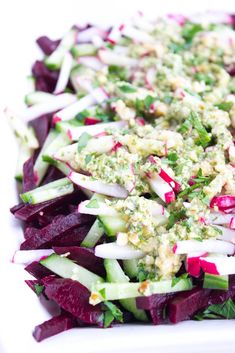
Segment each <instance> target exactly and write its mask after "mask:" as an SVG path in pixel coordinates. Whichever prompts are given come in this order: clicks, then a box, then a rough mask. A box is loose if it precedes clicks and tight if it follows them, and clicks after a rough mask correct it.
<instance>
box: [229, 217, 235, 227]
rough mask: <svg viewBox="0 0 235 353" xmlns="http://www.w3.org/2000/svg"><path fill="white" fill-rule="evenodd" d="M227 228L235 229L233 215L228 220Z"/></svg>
mask: <svg viewBox="0 0 235 353" xmlns="http://www.w3.org/2000/svg"><path fill="white" fill-rule="evenodd" d="M229 228H231V229H235V217H232V218H231V220H230V222H229Z"/></svg>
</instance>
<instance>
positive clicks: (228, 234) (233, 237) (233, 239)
mask: <svg viewBox="0 0 235 353" xmlns="http://www.w3.org/2000/svg"><path fill="white" fill-rule="evenodd" d="M216 228H219V229H220V231H221V232H222V234H220V235H219V236H218V237H217V238H218V239H221V240H224V241H228V242H230V243H233V244H235V231H234V230H232V229H229V228H226V227H221V226H216Z"/></svg>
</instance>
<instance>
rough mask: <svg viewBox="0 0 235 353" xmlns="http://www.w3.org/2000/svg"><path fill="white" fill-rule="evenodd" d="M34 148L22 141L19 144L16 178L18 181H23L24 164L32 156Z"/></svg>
mask: <svg viewBox="0 0 235 353" xmlns="http://www.w3.org/2000/svg"><path fill="white" fill-rule="evenodd" d="M31 155H32V149H31V148H29V147H28V146H27V145H25V144H24V143H21V144H20V146H19V154H18V159H17V165H16V171H15V179H16V180H17V181H22V179H23V165H24V163H25V162H26V161H27V160H28V159H29V158H30V157H31Z"/></svg>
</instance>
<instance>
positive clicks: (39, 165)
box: [34, 130, 59, 185]
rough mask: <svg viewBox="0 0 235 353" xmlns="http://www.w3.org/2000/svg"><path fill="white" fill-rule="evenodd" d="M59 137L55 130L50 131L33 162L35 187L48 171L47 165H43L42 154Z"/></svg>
mask: <svg viewBox="0 0 235 353" xmlns="http://www.w3.org/2000/svg"><path fill="white" fill-rule="evenodd" d="M58 135H59V133H58V132H57V131H55V130H51V131H50V132H49V134H48V135H47V138H46V140H45V142H44V144H43V147H42V149H41V151H40V153H39V155H38V157H37V159H36V161H35V164H34V173H35V175H36V178H37V185H39V184H40V183H41V181H42V179H43V178H44V176H45V174H46V172H47V169H48V163H45V161H44V160H43V158H42V157H43V154H44V153H45V151H46V150H47V148H48V147H49V146H50V144H51V143H52V142H53V141H54V140H55V139H56V137H57V136H58Z"/></svg>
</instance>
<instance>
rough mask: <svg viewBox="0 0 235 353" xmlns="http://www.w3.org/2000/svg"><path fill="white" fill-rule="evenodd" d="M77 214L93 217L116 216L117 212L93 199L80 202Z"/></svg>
mask: <svg viewBox="0 0 235 353" xmlns="http://www.w3.org/2000/svg"><path fill="white" fill-rule="evenodd" d="M78 212H79V213H83V214H90V215H94V216H118V212H117V211H116V210H115V209H114V208H113V207H111V206H108V205H106V203H105V202H102V201H98V200H95V199H94V200H91V201H90V200H87V201H83V202H81V203H80V204H79V205H78Z"/></svg>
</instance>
